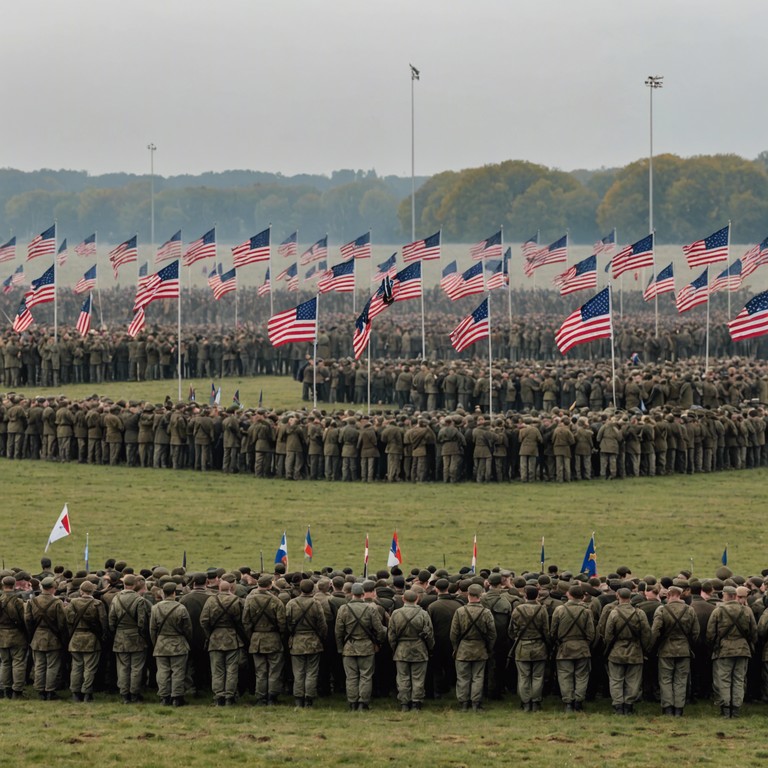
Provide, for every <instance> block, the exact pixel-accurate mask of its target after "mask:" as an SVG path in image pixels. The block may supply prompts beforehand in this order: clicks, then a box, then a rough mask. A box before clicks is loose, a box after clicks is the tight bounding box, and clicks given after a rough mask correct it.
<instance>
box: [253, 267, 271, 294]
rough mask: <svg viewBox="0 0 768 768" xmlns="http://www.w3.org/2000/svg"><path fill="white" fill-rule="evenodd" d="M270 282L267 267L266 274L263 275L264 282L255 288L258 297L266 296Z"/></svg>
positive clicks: (269, 288) (269, 289)
mask: <svg viewBox="0 0 768 768" xmlns="http://www.w3.org/2000/svg"><path fill="white" fill-rule="evenodd" d="M271 290H272V289H271V287H270V282H269V267H267V272H266V274H265V275H264V282H263V283H262V284H261V285H260V286H259V287H258V288H257V290H256V293H257V294H258V295H259V296H266V295H267V294H268V293H269V292H270V291H271Z"/></svg>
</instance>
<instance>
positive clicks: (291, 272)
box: [275, 261, 299, 283]
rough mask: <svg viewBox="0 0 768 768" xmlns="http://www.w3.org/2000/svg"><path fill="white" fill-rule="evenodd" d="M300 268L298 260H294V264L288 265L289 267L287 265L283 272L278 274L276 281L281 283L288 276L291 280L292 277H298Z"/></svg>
mask: <svg viewBox="0 0 768 768" xmlns="http://www.w3.org/2000/svg"><path fill="white" fill-rule="evenodd" d="M298 269H299V268H298V266H297V264H296V262H295V261H294V262H293V264H289V265H288V266H287V267H286V268H285V269H284V270H283V271H282V272H281V273H280V274H279V275H278V276H277V277H276V278H275V281H276V282H278V283H279V282H280V281H281V280H285V279H286V278H288V279H289V280H290V279H291V278H292V277H296V275H298Z"/></svg>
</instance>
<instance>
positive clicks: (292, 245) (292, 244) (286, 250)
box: [277, 230, 299, 259]
mask: <svg viewBox="0 0 768 768" xmlns="http://www.w3.org/2000/svg"><path fill="white" fill-rule="evenodd" d="M298 241H299V231H298V230H296V232H293V233H292V234H290V235H288V237H286V238H285V240H283V242H282V243H280V245H278V246H277V255H278V256H282V257H283V258H284V259H290V258H291V257H292V256H295V255H296V254H297V253H298V248H297V245H296V243H298Z"/></svg>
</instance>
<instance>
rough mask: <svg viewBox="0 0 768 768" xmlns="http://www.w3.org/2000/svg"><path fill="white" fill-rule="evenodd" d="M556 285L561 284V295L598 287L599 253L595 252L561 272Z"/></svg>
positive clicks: (556, 279)
mask: <svg viewBox="0 0 768 768" xmlns="http://www.w3.org/2000/svg"><path fill="white" fill-rule="evenodd" d="M555 285H557V286H559V288H560V295H561V296H567V295H568V294H569V293H575V292H576V291H585V290H587V289H588V288H597V255H596V254H594V253H593V254H592V255H591V256H588V257H587V258H586V259H583V260H582V261H580V262H578V263H577V264H574V265H573V266H572V267H569V268H568V269H566V270H565V272H562V273H560V274H559V275H558V276H557V277H556V278H555Z"/></svg>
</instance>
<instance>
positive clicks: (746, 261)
mask: <svg viewBox="0 0 768 768" xmlns="http://www.w3.org/2000/svg"><path fill="white" fill-rule="evenodd" d="M763 264H768V237H766V238H765V240H763V241H762V242H761V243H759V244H758V245H753V246H752V247H751V248H750V249H749V250H748V251H747V252H746V253H745V254H744V256H742V258H741V276H742V277H743V278H746V277H749V276H750V275H751V274H752V273H753V272H754V271H755V270H756V269H757V268H758V267H762V266H763Z"/></svg>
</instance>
